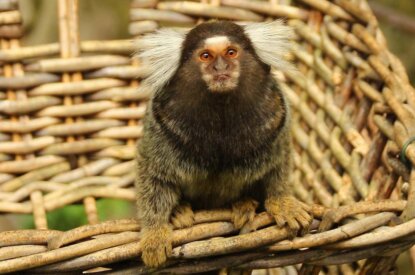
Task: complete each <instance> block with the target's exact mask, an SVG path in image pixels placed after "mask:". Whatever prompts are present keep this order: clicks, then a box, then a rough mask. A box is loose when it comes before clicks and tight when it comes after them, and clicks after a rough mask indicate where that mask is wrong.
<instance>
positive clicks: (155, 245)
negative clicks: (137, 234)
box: [140, 224, 172, 267]
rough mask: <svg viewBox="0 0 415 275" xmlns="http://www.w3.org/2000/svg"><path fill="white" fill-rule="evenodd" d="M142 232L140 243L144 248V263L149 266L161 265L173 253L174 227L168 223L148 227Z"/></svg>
mask: <svg viewBox="0 0 415 275" xmlns="http://www.w3.org/2000/svg"><path fill="white" fill-rule="evenodd" d="M142 234H143V235H142V238H141V242H140V243H141V247H142V249H143V253H142V255H141V258H142V259H143V262H144V264H145V265H146V266H148V267H159V266H160V265H162V264H163V263H165V262H166V260H167V258H168V257H169V256H170V255H171V251H172V245H171V235H172V229H171V228H170V226H169V225H167V224H166V225H162V226H161V227H156V228H154V227H152V228H146V229H144V230H143V232H142Z"/></svg>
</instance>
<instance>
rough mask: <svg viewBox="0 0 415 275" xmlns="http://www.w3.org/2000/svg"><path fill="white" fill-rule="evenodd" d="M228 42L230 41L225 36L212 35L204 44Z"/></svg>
mask: <svg viewBox="0 0 415 275" xmlns="http://www.w3.org/2000/svg"><path fill="white" fill-rule="evenodd" d="M228 43H230V41H229V38H228V37H227V36H213V37H209V38H208V39H206V40H205V45H206V46H212V45H217V44H228Z"/></svg>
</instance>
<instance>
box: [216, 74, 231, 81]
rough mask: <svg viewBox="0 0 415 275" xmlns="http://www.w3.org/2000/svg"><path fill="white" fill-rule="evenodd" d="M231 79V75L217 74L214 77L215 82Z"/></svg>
mask: <svg viewBox="0 0 415 275" xmlns="http://www.w3.org/2000/svg"><path fill="white" fill-rule="evenodd" d="M230 78H231V76H230V75H229V74H217V75H215V76H213V80H214V81H220V82H222V81H226V80H228V79H230Z"/></svg>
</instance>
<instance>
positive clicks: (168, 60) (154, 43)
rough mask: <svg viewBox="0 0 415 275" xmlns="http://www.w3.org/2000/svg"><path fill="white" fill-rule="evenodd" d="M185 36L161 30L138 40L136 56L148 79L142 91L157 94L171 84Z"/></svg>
mask: <svg viewBox="0 0 415 275" xmlns="http://www.w3.org/2000/svg"><path fill="white" fill-rule="evenodd" d="M185 36H186V33H185V32H179V31H176V30H172V29H160V30H157V31H156V32H154V33H151V34H147V35H145V36H143V37H140V38H139V39H137V41H136V43H135V44H136V46H137V53H136V55H137V56H138V58H139V60H140V61H141V64H140V65H141V66H143V68H144V71H145V73H144V75H145V77H146V78H145V79H144V81H142V82H141V85H142V87H140V89H150V90H151V91H153V92H156V91H158V90H160V89H162V88H163V87H164V86H165V85H166V84H167V83H168V82H169V80H170V79H171V78H172V77H173V75H174V74H175V72H176V71H177V69H178V67H179V62H180V56H181V48H182V44H183V41H184V39H185Z"/></svg>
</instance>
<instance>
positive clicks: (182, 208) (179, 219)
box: [170, 203, 195, 228]
mask: <svg viewBox="0 0 415 275" xmlns="http://www.w3.org/2000/svg"><path fill="white" fill-rule="evenodd" d="M170 222H171V223H172V224H173V226H174V227H175V228H184V227H190V226H192V225H193V224H194V222H195V219H194V213H193V210H192V207H191V206H190V204H189V203H182V204H180V205H178V206H177V207H176V208H175V209H174V210H173V212H172V214H171V216H170Z"/></svg>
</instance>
